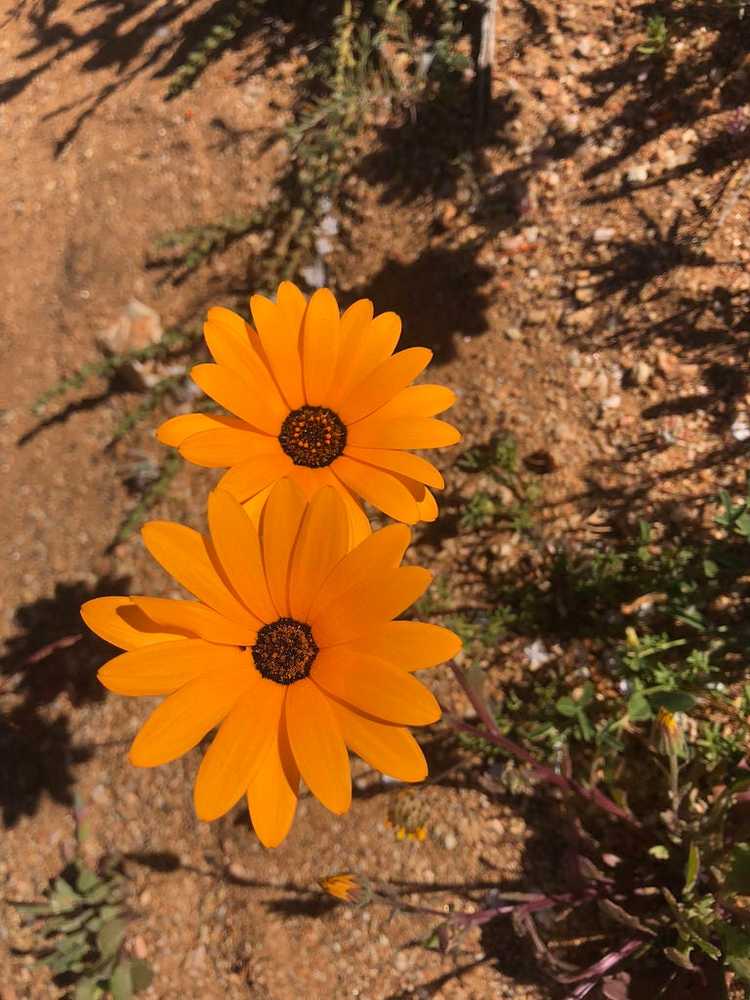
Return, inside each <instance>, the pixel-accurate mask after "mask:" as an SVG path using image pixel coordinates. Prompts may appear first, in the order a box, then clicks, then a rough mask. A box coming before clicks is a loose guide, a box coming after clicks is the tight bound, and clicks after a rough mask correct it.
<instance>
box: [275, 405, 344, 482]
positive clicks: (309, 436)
mask: <svg viewBox="0 0 750 1000" xmlns="http://www.w3.org/2000/svg"><path fill="white" fill-rule="evenodd" d="M279 443H280V445H281V447H282V448H283V449H284V451H285V452H286V453H287V455H288V456H289V457H290V458H291V460H292V461H293V462H294V464H295V465H305V466H307V468H308V469H320V468H322V467H323V466H324V465H330V464H331V462H332V461H333V460H334V459H335V458H338V457H339V455H340V454H341V452H342V451H343V450H344V448H345V447H346V426H345V424H343V423H342V421H341V418H340V417H339V416H338V415H337V414H335V413H334V412H333V410H329V409H328V408H327V407H325V406H301V407H300V408H299V409H298V410H292V412H291V413H290V414H289V416H288V417H287V418H286V420H285V421H284V423H283V424H282V425H281V433H280V434H279Z"/></svg>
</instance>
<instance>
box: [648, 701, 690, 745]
mask: <svg viewBox="0 0 750 1000" xmlns="http://www.w3.org/2000/svg"><path fill="white" fill-rule="evenodd" d="M654 729H655V732H654V742H655V743H656V746H657V748H658V750H659V751H660V752H661V753H663V754H667V756H672V755H675V756H680V754H682V752H683V751H684V749H685V717H684V715H683V714H682V712H675V713H673V712H670V711H669V710H668V709H666V708H664V707H663V706H662V708H660V709H659V714H658V715H657V717H656V723H655V726H654Z"/></svg>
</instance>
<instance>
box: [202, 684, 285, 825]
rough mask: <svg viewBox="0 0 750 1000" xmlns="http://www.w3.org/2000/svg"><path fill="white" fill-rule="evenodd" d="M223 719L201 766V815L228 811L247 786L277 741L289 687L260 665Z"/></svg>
mask: <svg viewBox="0 0 750 1000" xmlns="http://www.w3.org/2000/svg"><path fill="white" fill-rule="evenodd" d="M252 674H253V675H254V679H253V680H252V681H251V683H250V687H249V688H248V690H247V691H246V692H245V693H244V694H243V695H242V697H241V698H240V699H239V700H238V701H237V704H236V705H235V706H234V708H233V709H232V711H231V712H230V713H229V715H228V716H227V717H226V719H224V721H223V722H222V724H221V726H220V727H219V731H218V733H217V734H216V736H215V737H214V741H213V743H212V744H211V746H210V747H209V748H208V750H207V751H206V755H205V756H204V758H203V760H202V761H201V766H200V768H199V769H198V776H197V778H196V779H195V788H194V790H193V801H194V803H195V812H196V815H197V816H198V819H203V820H207V821H209V822H210V821H211V820H214V819H218V818H219V816H223V815H224V813H226V812H228V811H229V810H230V809H231V808H232V806H233V805H236V803H237V802H239V800H240V799H241V798H242V796H243V795H244V794H245V793H246V792H247V789H248V787H249V785H250V782H251V780H252V778H253V775H254V774H255V773H256V771H257V770H258V768H259V767H260V765H261V763H262V761H263V757H264V756H265V754H266V751H267V748H268V746H269V744H270V743H272V742H273V743H275V742H276V740H277V733H278V729H279V720H280V718H281V712H282V709H283V706H284V698H285V696H286V689H285V688H284V687H283V685H281V684H274V682H273V681H269V680H266V679H265V678H263V677H261V676H260V674H258V673H257V672H256V671H254V670H253V671H252Z"/></svg>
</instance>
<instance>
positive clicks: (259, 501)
mask: <svg viewBox="0 0 750 1000" xmlns="http://www.w3.org/2000/svg"><path fill="white" fill-rule="evenodd" d="M275 485H276V483H275V482H274V483H269V484H268V486H265V487H264V488H263V489H262V490H260V491H259V492H258V493H256V494H255V496H253V497H250V499H249V500H243V501H242V509H243V510H244V512H245V513H246V514H247V516H248V517H249V518H250V520H251V521H252V522H253V524H254V525H255V530H256V531H258V532H259V531H260V518H261V514H262V513H263V508H264V507H265V506H266V500H268V498H269V497H270V495H271V490H272V489H273V488H274V486H275ZM219 486H221V482H219Z"/></svg>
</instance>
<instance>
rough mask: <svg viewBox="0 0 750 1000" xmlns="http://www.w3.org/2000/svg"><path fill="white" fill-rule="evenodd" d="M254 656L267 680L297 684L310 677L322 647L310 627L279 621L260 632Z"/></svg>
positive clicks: (254, 648) (292, 619)
mask: <svg viewBox="0 0 750 1000" xmlns="http://www.w3.org/2000/svg"><path fill="white" fill-rule="evenodd" d="M252 652H253V660H254V661H255V666H256V667H257V668H258V671H259V672H260V674H262V676H263V677H266V678H268V680H269V681H276V683H277V684H294V682H295V681H301V680H302V679H303V678H304V677H307V675H308V674H309V673H310V667H312V665H313V663H314V662H315V657H316V656H317V655H318V647H317V646H316V644H315V640H314V639H313V634H312V630H311V629H310V626H309V625H305V624H304V623H303V622H298V621H295V620H294V618H279V619H278V620H277V621H275V622H271V624H270V625H264V626H263V628H262V629H260V631H259V632H258V638H257V639H256V640H255V645H254V646H253V647H252Z"/></svg>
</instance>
